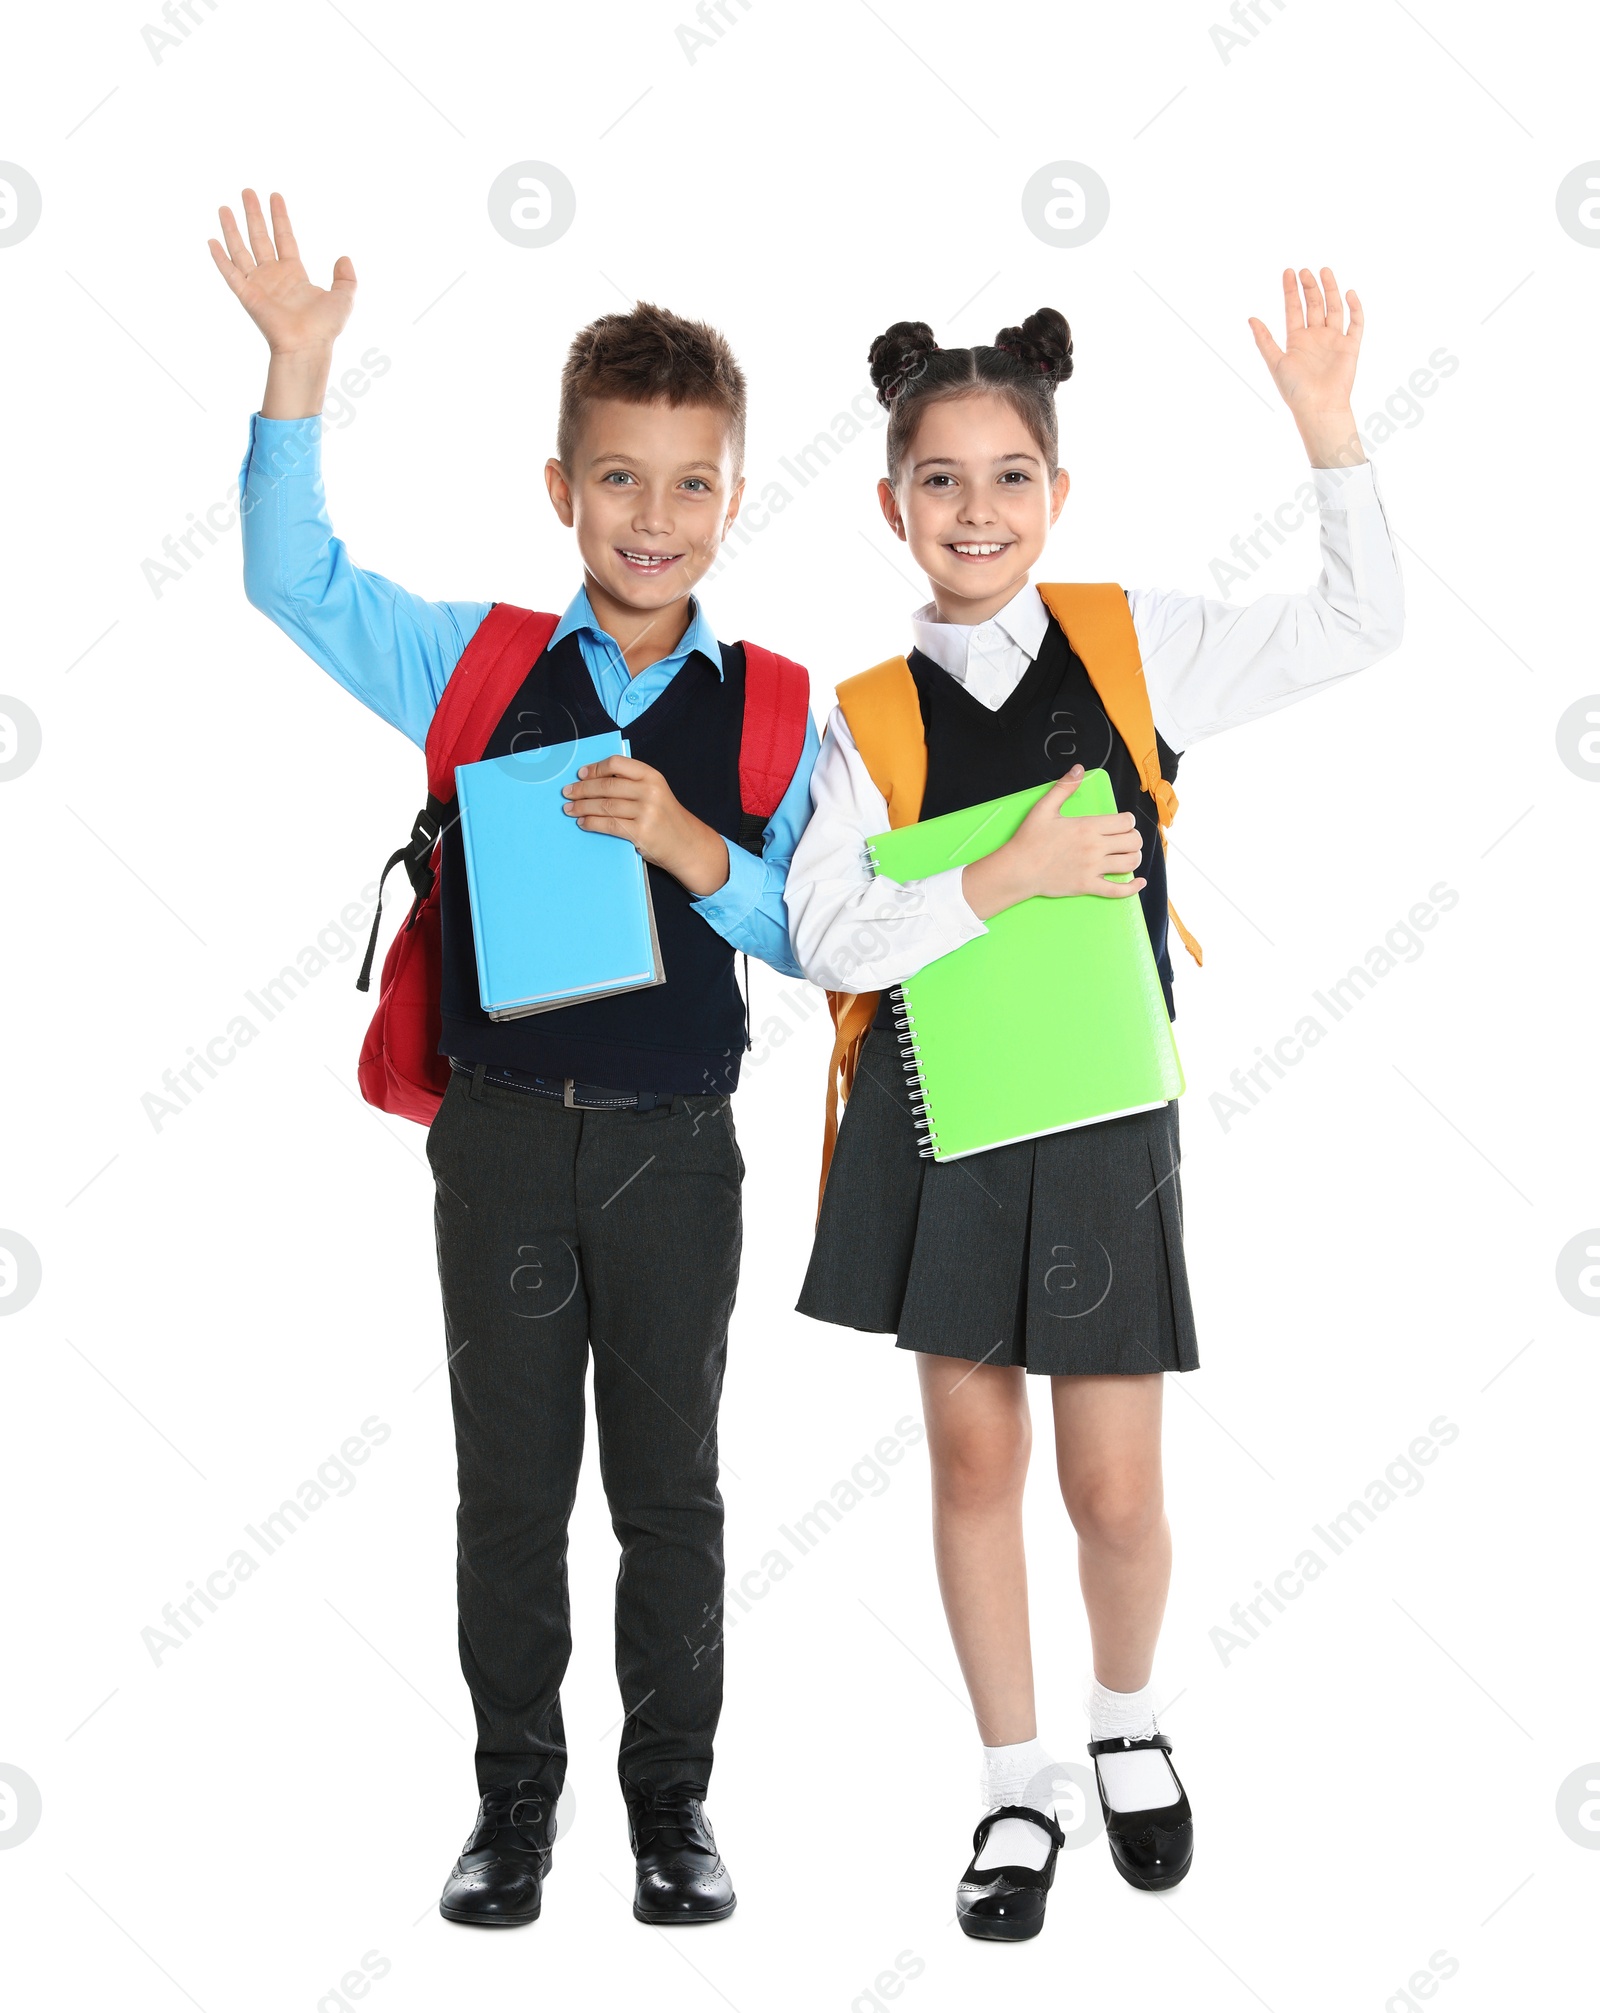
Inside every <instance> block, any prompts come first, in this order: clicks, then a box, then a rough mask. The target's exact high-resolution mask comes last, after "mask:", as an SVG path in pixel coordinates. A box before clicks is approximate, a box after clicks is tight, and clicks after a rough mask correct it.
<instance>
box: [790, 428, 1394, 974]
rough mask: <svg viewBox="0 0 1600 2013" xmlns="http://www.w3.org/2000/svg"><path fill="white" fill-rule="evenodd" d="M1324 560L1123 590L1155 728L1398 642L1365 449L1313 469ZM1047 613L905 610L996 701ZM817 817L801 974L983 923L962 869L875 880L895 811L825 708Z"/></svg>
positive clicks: (1027, 598)
mask: <svg viewBox="0 0 1600 2013" xmlns="http://www.w3.org/2000/svg"><path fill="white" fill-rule="evenodd" d="M1311 477H1312V481H1313V484H1314V485H1315V488H1316V495H1317V507H1318V514H1319V518H1320V523H1321V546H1322V573H1321V577H1320V578H1319V579H1318V581H1317V584H1316V586H1315V587H1313V588H1312V589H1311V591H1310V592H1309V593H1307V594H1263V595H1262V596H1261V597H1260V598H1259V599H1258V600H1255V601H1251V602H1247V603H1243V604H1241V605H1240V606H1239V607H1237V608H1235V607H1233V606H1231V605H1230V604H1229V603H1227V602H1225V601H1210V600H1206V599H1204V598H1203V597H1201V596H1200V595H1197V594H1180V593H1174V592H1168V591H1166V590H1164V589H1159V588H1148V587H1134V588H1130V589H1129V590H1128V602H1129V607H1130V609H1131V611H1132V614H1133V626H1134V630H1135V633H1136V634H1137V636H1138V639H1139V652H1140V656H1141V657H1142V659H1143V662H1144V673H1145V684H1146V686H1147V687H1148V690H1149V694H1150V711H1151V714H1152V716H1153V717H1154V720H1155V724H1156V731H1157V732H1158V733H1159V734H1160V736H1161V738H1162V739H1163V740H1164V741H1165V742H1166V744H1167V746H1168V747H1169V748H1171V749H1172V750H1173V751H1174V752H1175V753H1182V752H1183V751H1184V750H1185V749H1187V748H1191V747H1193V746H1194V744H1195V743H1196V742H1197V741H1203V740H1204V739H1205V738H1206V736H1207V735H1209V734H1219V733H1221V732H1222V730H1223V729H1224V728H1225V727H1239V726H1242V725H1243V724H1244V723H1245V722H1246V721H1247V720H1255V719H1258V718H1259V717H1260V716H1261V715H1262V714H1264V713H1273V712H1276V711H1277V709H1278V708H1279V707H1280V706H1288V705H1292V704H1293V703H1294V701H1295V700H1296V699H1304V698H1306V697H1307V696H1308V695H1309V694H1310V693H1312V692H1320V691H1322V690H1324V689H1325V688H1326V687H1327V686H1329V685H1336V684H1337V683H1338V682H1339V681H1340V679H1342V678H1348V677H1350V676H1351V675H1352V673H1354V672H1356V671H1361V670H1364V669H1365V668H1366V667H1367V666H1368V665H1369V664H1375V663H1376V662H1377V661H1378V659H1379V658H1380V657H1384V656H1387V655H1388V653H1389V652H1390V651H1391V650H1393V649H1394V648H1395V647H1396V645H1397V644H1398V643H1399V641H1400V635H1401V630H1402V628H1403V625H1404V614H1405V597H1404V593H1403V589H1402V586H1401V580H1400V561H1399V556H1398V554H1397V553H1396V551H1395V546H1394V539H1393V537H1392V535H1391V533H1390V530H1389V525H1388V520H1387V518H1386V517H1385V515H1384V509H1383V502H1382V498H1381V497H1380V495H1379V493H1378V484H1377V476H1376V473H1375V471H1374V469H1373V466H1372V463H1371V462H1370V461H1365V462H1360V463H1358V464H1357V465H1356V466H1355V467H1353V468H1345V469H1334V468H1317V469H1313V470H1312V471H1311ZM1048 622H1049V617H1048V615H1047V614H1046V612H1045V607H1044V603H1043V602H1042V601H1041V600H1040V598H1039V594H1038V590H1037V589H1036V588H1034V587H1033V586H1031V585H1029V586H1025V587H1023V588H1022V590H1021V591H1020V593H1018V594H1017V595H1016V597H1015V598H1014V599H1013V600H1012V601H1011V602H1009V603H1008V604H1007V605H1006V607H1004V608H1003V609H1001V611H1000V613H999V614H998V615H995V616H993V617H991V618H990V620H989V621H987V622H984V623H980V624H978V625H977V626H976V627H973V628H962V627H957V626H956V625H955V624H953V623H944V622H940V621H939V620H938V619H937V616H936V614H935V611H934V608H933V604H932V603H931V602H930V603H929V604H928V605H927V606H926V607H924V608H920V609H918V610H917V612H916V614H915V615H914V616H913V617H912V631H913V638H914V641H915V643H916V646H917V648H918V649H919V650H921V651H922V653H923V655H924V656H926V657H928V658H931V659H932V661H933V662H934V663H936V664H938V665H939V666H940V668H941V669H943V670H944V671H946V672H948V673H949V675H950V676H951V677H952V678H956V679H958V680H959V681H960V682H961V683H962V684H964V685H965V686H966V688H967V690H968V691H969V692H970V693H971V694H972V696H973V697H974V698H975V699H977V700H979V701H980V702H981V703H982V704H983V705H985V706H987V707H989V708H990V709H991V710H995V709H997V708H999V707H1000V706H1002V705H1003V704H1004V703H1005V701H1006V700H1007V699H1008V698H1009V697H1010V695H1011V694H1012V692H1014V691H1015V690H1016V687H1017V685H1018V684H1019V683H1020V681H1021V679H1022V677H1023V674H1024V673H1025V672H1026V671H1027V669H1028V667H1029V665H1030V664H1031V663H1032V662H1033V660H1034V658H1035V656H1036V655H1037V654H1038V650H1039V646H1040V643H1041V642H1042V641H1043V638H1044V635H1045V631H1046V628H1047V626H1048ZM811 802H812V807H813V808H812V815H811V821H810V823H809V824H808V825H807V826H806V829H805V831H804V832H803V833H802V834H801V836H800V843H799V844H798V845H797V846H796V848H795V852H794V859H793V861H792V862H791V864H790V867H789V879H788V886H787V890H786V900H787V904H788V911H789V931H790V936H791V938H792V939H793V942H794V947H795V952H796V955H797V956H798V958H799V960H800V963H801V966H802V967H803V969H804V971H805V974H806V977H807V978H808V979H811V980H813V981H814V982H815V983H816V984H817V985H821V986H829V987H832V988H834V989H835V990H838V991H841V992H875V991H878V990H880V989H881V988H883V987H885V986H891V985H895V984H897V983H898V982H899V981H900V980H901V979H905V978H909V977H910V976H911V974H912V973H913V972H917V971H920V970H921V969H922V967H923V966H924V965H925V964H929V963H931V962H932V960H933V959H934V958H937V957H942V956H943V955H944V954H945V952H947V951H953V950H955V949H956V947H957V946H958V945H960V944H964V943H966V942H967V941H968V940H969V939H970V938H972V937H977V936H982V935H983V933H984V929H985V927H986V926H985V924H984V923H983V922H982V921H981V920H980V919H979V917H978V916H976V915H975V914H974V913H973V911H972V910H971V909H970V908H969V907H968V906H967V902H966V899H965V897H964V896H963V894H962V891H961V875H962V869H961V868H960V867H952V868H950V869H949V870H948V871H946V872H945V873H941V874H934V875H932V876H931V877H930V878H929V879H927V880H924V881H908V882H907V883H906V884H905V885H904V886H903V887H900V886H896V885H895V883H893V882H892V881H880V880H877V879H876V878H875V876H874V874H873V871H872V862H871V860H870V859H869V858H868V855H867V844H866V842H867V840H868V839H869V838H871V837H872V836H873V835H874V834H875V833H878V832H882V831H886V830H887V829H888V825H889V810H888V806H887V804H885V802H884V800H883V797H882V795H881V794H880V792H879V791H878V789H877V787H876V785H875V784H874V783H873V781H872V778H871V777H870V776H869V775H868V774H867V770H866V765H865V764H864V763H863V761H862V759H861V756H860V754H859V752H858V751H857V748H856V745H855V741H854V739H853V738H852V736H851V733H850V729H849V727H848V726H847V725H846V723H845V719H844V715H843V713H842V712H841V711H840V709H839V708H838V707H837V706H835V707H834V709H833V712H832V714H831V715H830V716H829V720H828V727H827V733H826V734H825V736H824V738H823V743H822V750H821V753H820V754H819V755H818V757H817V766H816V768H815V770H814V771H813V773H812V778H811Z"/></svg>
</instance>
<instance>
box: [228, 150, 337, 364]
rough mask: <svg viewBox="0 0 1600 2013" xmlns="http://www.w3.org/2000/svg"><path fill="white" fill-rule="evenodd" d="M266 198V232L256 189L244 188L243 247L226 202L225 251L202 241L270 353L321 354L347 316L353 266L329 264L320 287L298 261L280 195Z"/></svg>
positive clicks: (327, 348)
mask: <svg viewBox="0 0 1600 2013" xmlns="http://www.w3.org/2000/svg"><path fill="white" fill-rule="evenodd" d="M269 201H270V202H271V205H272V228H271V229H270V230H269V229H268V228H267V220H266V218H265V217H264V216H263V215H262V213H261V204H260V201H259V199H258V198H257V196H256V192H255V190H254V189H246V190H245V191H244V220H245V229H246V230H247V231H248V233H249V237H250V242H249V244H248V245H246V243H245V240H244V238H243V237H242V236H241V235H240V232H239V226H238V223H237V222H236V221H235V218H234V214H233V212H232V210H230V209H228V208H227V206H226V205H224V206H223V208H222V209H220V210H219V211H218V212H217V215H218V216H219V217H220V218H221V220H222V235H223V237H224V239H225V240H226V244H227V248H226V250H224V248H223V246H222V245H219V244H218V243H217V241H216V239H215V238H209V239H207V241H206V242H207V243H208V244H209V245H210V247H211V256H212V258H213V260H214V261H215V262H216V267H217V271H218V272H219V273H221V275H222V277H223V278H224V279H225V280H226V281H227V283H228V285H229V286H230V287H231V288H232V290H233V292H234V294H235V295H236V296H237V298H238V299H239V301H240V302H241V303H242V304H243V306H244V309H245V312H246V313H247V314H248V315H249V317H250V319H251V320H252V321H253V322H254V323H255V325H256V327H257V328H258V329H260V331H261V333H262V334H263V335H264V336H265V337H266V339H267V343H268V346H269V347H270V348H271V350H272V353H273V355H274V356H275V357H278V356H295V355H301V354H307V353H312V354H321V353H323V352H326V351H328V350H331V349H332V347H333V344H334V341H335V339H336V338H337V336H338V334H339V332H340V330H341V329H342V328H343V327H344V325H345V323H346V322H347V321H348V320H349V319H350V310H351V308H352V307H353V306H354V305H355V298H356V269H355V267H354V266H353V265H352V264H351V263H350V261H349V259H348V258H340V259H338V260H336V261H335V262H334V268H333V284H332V285H331V286H327V287H319V286H318V285H317V284H316V282H315V281H314V280H313V279H312V278H311V276H310V274H309V273H307V271H306V269H305V267H304V265H302V264H301V261H300V247H299V246H298V245H297V244H296V243H295V239H294V231H293V228H292V227H291V225H290V223H289V212H288V209H287V207H286V206H285V204H284V200H283V198H282V196H279V195H274V196H272V197H270V198H269ZM274 240H276V243H274Z"/></svg>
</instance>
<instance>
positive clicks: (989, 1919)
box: [956, 1803, 1065, 1943]
mask: <svg viewBox="0 0 1600 2013" xmlns="http://www.w3.org/2000/svg"><path fill="white" fill-rule="evenodd" d="M1002 1817H1025V1818H1026V1819H1027V1820H1028V1822H1029V1823H1030V1824H1036V1825H1038V1827H1039V1829H1040V1830H1041V1831H1043V1832H1046V1833H1047V1834H1048V1835H1049V1839H1050V1857H1049V1858H1048V1859H1047V1860H1046V1861H1045V1863H1044V1865H1043V1866H1041V1867H1039V1868H1037V1869H1035V1868H1034V1867H1031V1866H988V1867H985V1868H984V1870H983V1871H982V1872H981V1873H980V1872H979V1871H978V1855H979V1854H980V1853H981V1852H982V1851H983V1848H984V1846H985V1845H986V1844H987V1842H988V1838H989V1833H990V1832H991V1831H992V1830H993V1829H994V1827H995V1826H996V1825H997V1824H998V1823H999V1821H1000V1819H1001V1818H1002ZM1064 1843H1065V1840H1064V1838H1063V1836H1062V1831H1061V1827H1060V1825H1059V1824H1057V1823H1056V1821H1055V1819H1054V1818H1053V1817H1050V1816H1048V1815H1047V1814H1046V1813H1045V1812H1044V1811H1042V1810H1031V1809H1030V1808H1029V1807H1028V1806H1027V1805H1026V1804H1023V1803H1003V1804H1001V1805H1000V1807H999V1809H998V1810H991V1811H990V1812H989V1813H988V1815H987V1816H985V1817H983V1818H981V1819H980V1820H979V1822H978V1828H977V1830H976V1831H975V1832H974V1833H973V1834H972V1864H971V1865H970V1866H969V1867H968V1868H967V1870H966V1872H965V1873H963V1874H962V1876H961V1885H960V1886H959V1887H958V1888H957V1889H956V1920H957V1921H958V1922H959V1923H960V1924H961V1927H962V1930H963V1931H964V1933H965V1934H966V1935H968V1936H977V1937H981V1938H982V1939H983V1940H985V1941H986V1942H990V1943H1025V1942H1026V1941H1027V1939H1028V1938H1029V1937H1030V1936H1037V1935H1038V1933H1039V1931H1040V1930H1041V1929H1043V1927H1044V1900H1045V1896H1046V1895H1047V1894H1048V1893H1049V1892H1050V1883H1051V1881H1052V1880H1054V1879H1055V1877H1056V1854H1057V1853H1058V1852H1059V1851H1060V1850H1061V1848H1062V1845H1063V1844H1064Z"/></svg>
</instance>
